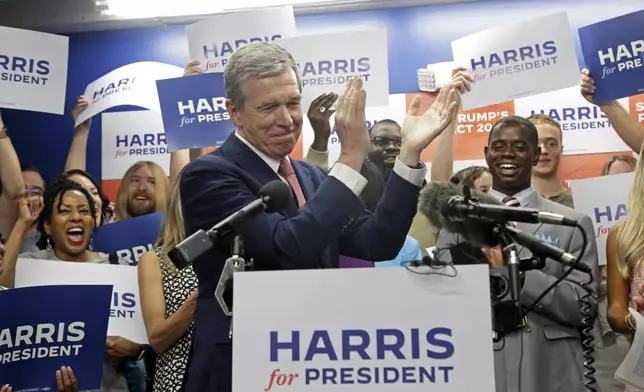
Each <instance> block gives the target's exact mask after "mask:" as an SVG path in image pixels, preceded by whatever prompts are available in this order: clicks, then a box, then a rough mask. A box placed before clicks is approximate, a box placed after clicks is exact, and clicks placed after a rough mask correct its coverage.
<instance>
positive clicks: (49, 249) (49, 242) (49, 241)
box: [46, 237, 52, 252]
mask: <svg viewBox="0 0 644 392" xmlns="http://www.w3.org/2000/svg"><path fill="white" fill-rule="evenodd" d="M46 249H47V251H48V252H51V250H52V247H51V237H47V248H46Z"/></svg>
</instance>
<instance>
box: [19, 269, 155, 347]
mask: <svg viewBox="0 0 644 392" xmlns="http://www.w3.org/2000/svg"><path fill="white" fill-rule="evenodd" d="M58 285H109V286H113V291H112V302H111V304H110V305H111V306H110V309H109V316H110V319H109V325H108V327H107V335H108V336H122V337H124V338H126V339H129V340H131V341H133V342H136V343H140V344H147V343H148V336H147V333H146V331H145V325H144V324H143V315H142V314H141V303H140V302H141V301H140V299H139V298H140V297H139V281H138V275H137V269H136V268H135V267H132V266H129V265H112V264H98V263H70V262H66V261H51V260H38V259H18V264H17V265H16V287H32V286H58ZM58 307H59V308H60V305H58ZM105 311H106V312H107V311H108V310H107V309H105ZM103 336H105V335H103Z"/></svg>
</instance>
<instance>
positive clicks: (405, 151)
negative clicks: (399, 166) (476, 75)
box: [399, 84, 458, 167]
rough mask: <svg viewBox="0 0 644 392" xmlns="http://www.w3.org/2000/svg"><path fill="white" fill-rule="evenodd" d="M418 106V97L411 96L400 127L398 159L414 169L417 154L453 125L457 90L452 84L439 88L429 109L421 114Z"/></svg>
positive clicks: (418, 156)
mask: <svg viewBox="0 0 644 392" xmlns="http://www.w3.org/2000/svg"><path fill="white" fill-rule="evenodd" d="M420 103H421V98H420V95H417V96H415V97H414V100H413V101H412V103H411V106H410V107H409V110H408V111H407V116H406V117H405V121H403V124H402V131H401V133H402V147H401V148H400V156H399V159H400V161H401V162H402V163H404V164H405V165H407V166H410V167H415V166H417V165H418V163H419V162H420V153H421V151H423V150H424V149H425V148H426V147H427V146H429V144H430V143H431V142H432V140H434V139H435V138H436V136H438V135H440V134H441V132H443V131H444V130H445V128H447V126H448V125H449V124H450V123H451V122H452V121H454V115H455V114H456V112H457V110H458V102H457V90H456V88H455V87H454V85H453V84H448V85H446V86H444V87H443V88H441V91H440V92H439V93H438V97H436V100H435V101H434V103H433V104H432V106H430V107H429V109H427V111H426V112H425V113H422V114H421V113H420Z"/></svg>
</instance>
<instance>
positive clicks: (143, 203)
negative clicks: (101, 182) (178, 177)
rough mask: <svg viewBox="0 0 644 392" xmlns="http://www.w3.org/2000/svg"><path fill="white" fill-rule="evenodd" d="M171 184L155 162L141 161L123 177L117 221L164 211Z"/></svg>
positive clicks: (117, 198) (118, 197)
mask: <svg viewBox="0 0 644 392" xmlns="http://www.w3.org/2000/svg"><path fill="white" fill-rule="evenodd" d="M169 188H170V184H169V182H168V177H167V174H166V173H165V172H164V171H163V169H162V168H161V167H160V166H159V165H157V164H156V163H154V162H150V161H140V162H137V163H135V164H134V165H132V166H131V167H130V168H129V169H127V171H126V172H125V175H124V176H123V180H121V183H120V184H119V189H118V192H117V194H116V208H115V213H116V220H119V221H121V220H125V219H129V218H134V217H137V216H143V215H147V214H152V213H154V212H158V211H164V210H165V207H166V200H167V195H168V190H169Z"/></svg>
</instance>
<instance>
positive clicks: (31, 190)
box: [23, 187, 45, 197]
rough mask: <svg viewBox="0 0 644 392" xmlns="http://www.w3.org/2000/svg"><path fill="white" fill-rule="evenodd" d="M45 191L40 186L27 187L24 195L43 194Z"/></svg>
mask: <svg viewBox="0 0 644 392" xmlns="http://www.w3.org/2000/svg"><path fill="white" fill-rule="evenodd" d="M44 193H45V190H44V189H42V188H40V187H34V188H27V187H25V192H24V195H23V197H33V196H42V195H43V194H44Z"/></svg>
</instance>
